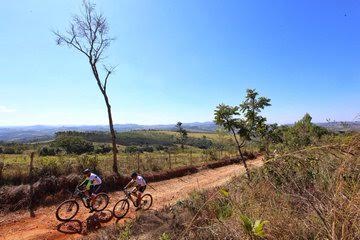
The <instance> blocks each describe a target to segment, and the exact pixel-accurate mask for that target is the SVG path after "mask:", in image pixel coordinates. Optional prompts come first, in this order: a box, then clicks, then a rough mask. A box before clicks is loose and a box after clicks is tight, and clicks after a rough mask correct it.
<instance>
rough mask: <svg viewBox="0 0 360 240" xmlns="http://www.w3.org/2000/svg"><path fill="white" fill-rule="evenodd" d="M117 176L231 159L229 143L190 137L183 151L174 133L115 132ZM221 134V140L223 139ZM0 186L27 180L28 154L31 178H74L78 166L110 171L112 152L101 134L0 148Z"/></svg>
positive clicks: (217, 137)
mask: <svg viewBox="0 0 360 240" xmlns="http://www.w3.org/2000/svg"><path fill="white" fill-rule="evenodd" d="M117 135H118V136H117V141H118V143H119V144H118V145H117V149H118V156H119V158H120V159H121V160H122V161H121V162H120V164H119V172H120V174H122V175H128V174H129V173H131V172H132V171H134V170H138V171H139V172H160V171H163V170H168V169H172V168H177V167H183V166H188V165H201V164H205V163H209V162H214V161H218V160H220V159H223V158H226V157H233V156H236V150H235V148H234V144H233V142H232V140H231V139H230V138H227V136H226V134H224V133H223V132H218V133H204V134H201V133H194V135H193V134H192V133H189V137H188V138H187V139H186V142H184V148H182V147H181V144H180V143H179V140H178V133H177V132H170V131H164V132H162V131H145V130H144V131H132V132H122V133H118V134H117ZM224 135H225V136H224ZM0 149H2V152H1V153H0V162H1V163H2V165H1V166H0V167H1V169H0V170H1V173H2V174H1V178H0V184H2V185H8V184H11V185H19V184H24V183H27V182H28V164H29V156H28V153H29V152H32V151H35V152H36V153H37V156H36V157H35V161H34V166H35V172H34V178H35V179H39V178H41V177H49V176H55V177H59V176H63V175H69V174H72V173H75V174H79V173H80V172H81V171H82V169H83V168H87V167H88V168H91V169H92V170H93V171H95V172H97V173H99V174H101V175H108V174H111V173H112V152H111V151H112V148H111V144H110V143H109V137H108V135H107V133H105V132H85V133H84V132H59V133H57V134H56V138H55V140H53V141H50V142H46V143H38V144H17V143H4V144H2V145H0Z"/></svg>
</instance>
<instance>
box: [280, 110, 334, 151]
mask: <svg viewBox="0 0 360 240" xmlns="http://www.w3.org/2000/svg"><path fill="white" fill-rule="evenodd" d="M311 120H312V117H311V116H310V114H308V113H306V114H305V115H304V117H303V118H302V119H301V120H300V121H298V122H296V123H295V124H294V125H293V126H283V127H282V128H281V131H282V134H283V135H282V139H283V140H282V142H283V143H284V144H285V146H287V147H288V148H290V149H299V148H303V147H305V146H309V145H310V144H312V143H316V142H317V141H319V140H320V139H321V137H323V136H324V135H327V134H329V131H328V130H327V129H325V128H323V127H320V126H317V125H315V124H314V123H312V122H311Z"/></svg>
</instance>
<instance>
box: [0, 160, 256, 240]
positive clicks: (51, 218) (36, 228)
mask: <svg viewBox="0 0 360 240" xmlns="http://www.w3.org/2000/svg"><path fill="white" fill-rule="evenodd" d="M248 163H249V165H250V166H251V167H259V166H261V165H262V160H261V157H258V158H257V159H255V160H252V161H249V162H248ZM243 173H244V168H243V167H242V165H239V164H233V165H229V166H224V167H220V168H216V169H206V170H202V171H200V172H198V173H195V174H192V175H188V176H184V177H179V178H173V179H170V180H165V181H161V182H156V183H150V185H151V186H152V187H153V188H154V189H155V190H154V189H152V188H150V187H148V188H147V192H149V193H151V194H152V195H153V198H154V204H153V207H152V209H161V208H162V207H163V206H165V205H169V204H174V203H175V202H176V201H178V200H179V199H184V198H186V197H187V196H188V194H189V193H190V192H192V191H193V190H200V189H209V188H213V187H217V186H220V185H223V184H225V183H226V182H228V181H229V180H230V179H231V178H232V177H234V176H237V175H240V174H243ZM109 196H110V204H109V207H108V208H107V209H112V207H113V205H114V203H115V202H116V201H117V200H119V199H121V198H123V196H124V194H123V192H121V191H119V192H113V193H110V194H109ZM56 207H57V206H51V207H44V208H39V209H38V210H37V211H36V213H35V214H36V217H35V218H30V216H29V213H28V212H27V211H18V212H15V213H9V214H0V240H35V239H36V240H62V239H79V238H81V236H82V235H80V234H75V235H74V234H73V235H70V234H64V233H61V232H58V231H57V225H58V224H59V223H60V222H58V221H57V220H56V218H55V210H56ZM131 207H132V208H131V210H130V211H131V212H130V213H129V214H128V215H130V216H133V215H134V214H135V213H134V208H133V206H131ZM88 216H89V214H88V209H85V207H84V206H83V205H82V204H80V211H79V213H78V215H77V216H76V219H78V220H80V221H85V219H86V218H87V217H88ZM114 222H115V220H114V219H112V220H111V221H110V222H109V223H107V224H103V225H102V226H103V227H106V225H110V224H113V223H114Z"/></svg>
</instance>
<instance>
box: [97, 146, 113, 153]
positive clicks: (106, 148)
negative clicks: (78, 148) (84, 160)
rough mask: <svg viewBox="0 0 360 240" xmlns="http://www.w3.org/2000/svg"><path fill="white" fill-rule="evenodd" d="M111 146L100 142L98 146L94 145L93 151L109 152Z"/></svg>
mask: <svg viewBox="0 0 360 240" xmlns="http://www.w3.org/2000/svg"><path fill="white" fill-rule="evenodd" d="M111 150H112V148H111V147H110V146H109V145H106V144H101V145H98V146H95V148H94V152H95V153H97V154H106V153H109V152H111Z"/></svg>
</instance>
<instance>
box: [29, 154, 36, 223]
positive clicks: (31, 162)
mask: <svg viewBox="0 0 360 240" xmlns="http://www.w3.org/2000/svg"><path fill="white" fill-rule="evenodd" d="M34 155H35V153H34V152H31V153H30V165H29V184H30V190H29V212H30V217H32V218H34V217H35V212H34V208H33V195H34V188H33V170H34Z"/></svg>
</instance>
